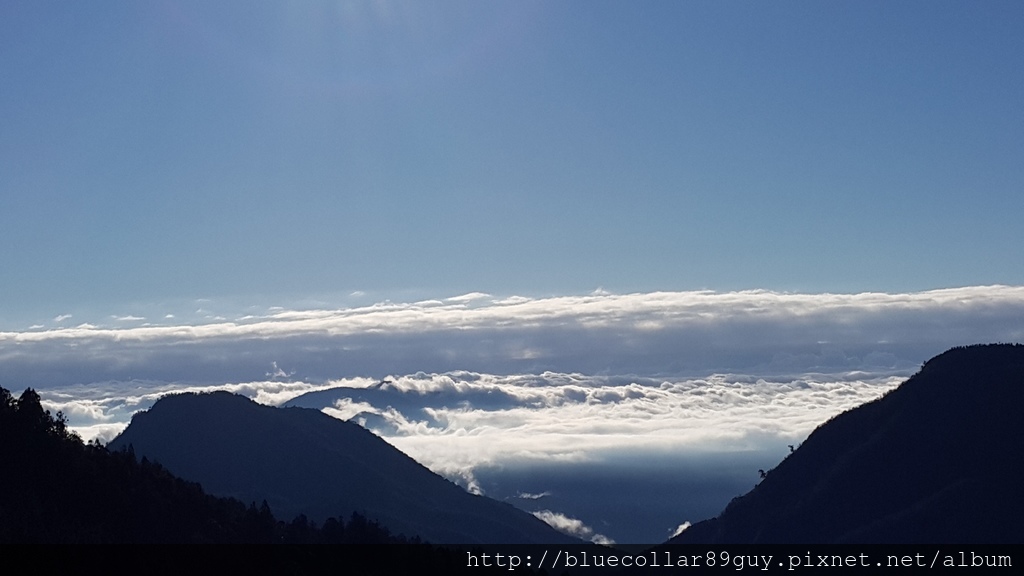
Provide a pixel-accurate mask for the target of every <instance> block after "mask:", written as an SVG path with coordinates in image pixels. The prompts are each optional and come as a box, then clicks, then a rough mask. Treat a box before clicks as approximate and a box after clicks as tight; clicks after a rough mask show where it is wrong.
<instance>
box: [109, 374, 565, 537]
mask: <svg viewBox="0 0 1024 576" xmlns="http://www.w3.org/2000/svg"><path fill="white" fill-rule="evenodd" d="M129 445H130V446H132V447H133V448H134V450H135V453H136V454H138V455H139V456H140V457H142V456H147V457H149V458H150V459H153V460H155V461H158V462H160V463H161V464H162V465H164V466H165V467H166V468H167V469H168V470H170V471H171V472H173V473H174V474H177V475H179V476H181V477H183V478H187V479H189V480H193V481H197V482H200V483H201V484H202V486H203V488H204V489H205V490H207V491H208V492H210V493H213V494H218V495H224V496H232V497H235V498H238V499H239V500H242V501H243V502H252V501H255V502H260V501H262V500H264V499H265V500H267V502H268V503H269V504H270V506H271V508H272V509H273V510H274V513H275V514H277V515H280V516H285V517H291V516H293V515H296V514H305V515H307V516H308V517H310V518H311V519H313V520H315V521H323V519H324V518H326V517H329V516H338V515H346V516H347V515H348V514H350V513H351V512H352V511H358V512H360V513H362V514H364V515H366V516H367V517H368V518H371V519H376V520H378V521H380V522H381V524H383V525H384V526H387V527H388V528H390V529H391V530H392V531H393V532H395V533H404V534H406V535H407V536H410V537H411V536H414V535H418V536H420V537H421V538H423V539H425V540H427V541H431V542H435V543H467V544H469V543H502V544H504V543H568V542H576V540H574V539H572V538H571V537H569V536H565V535H563V534H561V533H559V532H557V531H555V530H554V529H552V528H551V527H549V526H548V525H547V524H545V523H544V522H542V521H540V520H538V519H537V518H535V517H533V516H531V515H530V514H527V513H525V512H522V511H520V510H518V509H516V508H514V507H512V506H511V505H509V504H505V503H501V502H497V501H495V500H491V499H489V498H485V497H481V496H475V495H472V494H469V493H467V492H465V491H464V490H463V489H461V488H459V487H458V486H456V485H455V484H453V483H451V482H449V481H448V480H445V479H444V478H442V477H440V476H438V475H437V474H434V473H433V472H431V471H430V470H428V469H427V468H425V467H423V466H422V465H420V464H419V463H417V462H416V461H415V460H413V459H412V458H409V457H408V456H406V455H405V454H403V453H402V452H400V451H399V450H397V449H396V448H394V447H393V446H391V445H390V444H388V443H387V442H385V441H384V440H382V439H380V438H378V437H377V436H375V435H374V434H372V433H371V432H369V431H367V430H365V429H363V428H362V427H360V426H358V425H356V424H353V423H349V422H343V421H340V420H338V419H336V418H332V417H330V416H328V415H326V414H323V413H322V412H319V411H317V410H309V409H304V408H273V407H269V406H261V405H259V404H256V403H254V402H252V401H250V400H248V399H246V398H244V397H242V396H237V395H233V394H229V393H227V392H215V393H212V394H199V395H195V394H181V395H174V396H167V397H164V398H162V399H161V400H159V401H158V402H157V403H156V404H154V405H153V407H152V408H150V409H149V410H148V411H146V412H142V413H139V414H136V415H135V416H134V417H133V418H132V422H131V424H130V425H129V426H128V428H126V429H125V431H124V432H123V433H122V434H121V435H120V436H118V437H117V438H116V439H114V441H113V442H111V444H110V448H111V449H112V450H117V449H121V448H126V447H128V446H129Z"/></svg>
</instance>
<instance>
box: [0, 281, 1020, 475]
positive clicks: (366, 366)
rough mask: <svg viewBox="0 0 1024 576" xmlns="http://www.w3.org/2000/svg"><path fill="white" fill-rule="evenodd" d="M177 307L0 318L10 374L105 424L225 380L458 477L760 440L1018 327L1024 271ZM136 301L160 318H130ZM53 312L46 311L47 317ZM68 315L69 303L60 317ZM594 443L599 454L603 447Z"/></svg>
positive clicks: (752, 444)
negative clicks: (303, 406) (846, 282)
mask: <svg viewBox="0 0 1024 576" xmlns="http://www.w3.org/2000/svg"><path fill="white" fill-rule="evenodd" d="M208 316H209V317H210V319H209V320H208V321H206V322H205V323H204V322H200V323H196V324H194V325H188V324H175V322H180V320H178V318H177V317H171V316H169V315H166V314H160V313H145V314H140V315H135V316H130V317H129V316H124V315H107V316H104V317H103V318H106V319H107V321H108V322H110V319H111V318H113V320H112V323H111V324H110V325H108V326H103V325H102V323H101V322H99V321H96V322H94V323H92V321H91V319H87V318H77V317H76V318H75V322H76V323H79V322H80V321H82V322H81V323H79V324H78V325H77V326H76V327H74V328H70V327H56V328H51V329H39V328H33V329H30V330H27V331H22V332H0V365H2V366H3V368H4V380H5V381H4V382H3V385H4V386H5V387H8V388H11V389H13V390H16V391H17V390H19V389H21V388H25V387H33V388H36V389H37V390H39V391H40V394H41V395H42V397H43V399H44V401H45V402H46V405H47V407H48V408H49V409H51V410H54V411H56V410H60V411H63V412H64V413H65V414H67V415H68V417H69V419H70V421H71V424H72V425H73V426H75V427H76V429H78V430H80V431H81V432H82V433H83V435H85V436H87V437H93V436H95V437H99V438H102V439H107V438H109V437H110V436H111V435H112V434H114V433H116V431H117V430H119V429H120V427H122V426H124V425H125V424H126V423H127V421H128V419H129V418H130V416H131V414H132V413H133V412H135V411H137V410H140V409H144V408H146V407H148V406H149V405H151V404H152V402H153V401H155V400H156V399H157V398H159V397H160V396H161V395H164V394H168V393H173V392H183V391H204V390H214V389H220V390H230V391H233V392H237V393H240V394H244V395H246V396H249V397H251V398H253V399H255V400H256V401H258V402H262V403H266V404H272V405H280V404H282V403H285V402H288V401H290V400H293V399H296V398H297V397H299V396H301V395H304V394H308V393H310V392H317V391H323V390H327V389H330V388H334V387H342V388H347V389H351V390H362V391H363V392H362V393H360V394H361V395H360V394H354V393H348V394H347V395H341V396H338V397H335V398H333V399H332V400H331V401H329V402H324V403H321V404H319V405H316V406H315V407H317V408H320V409H324V410H325V411H326V412H328V413H330V414H332V415H334V416H336V417H339V418H344V419H348V418H356V419H359V420H360V421H361V422H363V423H364V424H365V425H366V426H367V427H368V428H371V429H374V430H376V431H377V432H378V433H379V434H381V435H382V436H384V437H386V438H387V439H388V440H389V441H391V442H392V443H394V444H395V445H396V446H398V447H399V448H401V449H403V450H405V451H406V452H408V453H409V454H411V455H413V456H414V457H416V458H418V459H420V460H421V461H423V462H424V463H426V464H428V465H429V466H431V467H433V468H435V469H436V470H438V471H444V472H445V473H447V474H449V475H451V476H453V477H461V478H464V482H465V483H466V484H467V485H469V486H472V485H473V478H472V469H473V468H474V467H475V466H478V465H480V464H489V463H494V462H500V461H507V460H509V459H518V460H528V459H531V458H535V459H541V460H546V461H565V462H574V461H584V460H587V459H595V458H601V457H606V456H607V455H610V454H616V453H620V452H623V451H629V450H631V449H632V450H636V449H637V447H640V448H641V449H643V450H650V451H667V450H680V449H686V450H750V449H757V448H758V447H762V446H764V445H766V443H773V442H774V443H777V442H780V441H793V440H794V439H797V438H800V437H802V435H805V434H807V433H808V432H810V430H811V429H813V427H814V426H816V425H817V424H819V423H820V422H822V421H824V420H825V419H827V418H828V417H830V416H832V415H834V414H835V413H838V412H839V411H842V410H845V409H848V408H851V407H853V406H856V405H858V404H861V403H863V402H866V401H868V400H871V399H873V398H876V397H878V396H879V395H880V394H882V393H884V392H885V391H886V390H888V389H890V388H891V387H893V386H895V385H896V384H897V383H898V382H899V381H900V380H901V379H902V378H905V377H906V376H909V375H910V374H911V373H913V372H914V371H915V370H916V368H917V367H918V366H919V365H920V363H921V362H923V361H924V360H926V359H928V358H930V357H932V356H934V355H936V354H938V353H940V352H942V351H943V350H945V349H947V348H949V347H951V346H955V345H962V344H971V343H976V342H1019V341H1021V340H1024V287H1015V286H980V287H966V288H955V289H946V290H934V291H927V292H917V293H908V294H881V293H864V294H787V293H777V292H769V291H763V290H754V291H745V292H728V293H717V292H710V291H699V292H660V293H650V294H625V295H616V294H609V293H606V292H598V293H594V294H591V295H587V296H563V297H552V298H525V297H519V296H511V297H507V296H492V295H488V294H483V293H472V294H467V295H464V296H457V297H453V298H447V299H440V300H424V301H420V302H414V303H392V302H384V303H379V304H375V305H373V306H365V307H358V308H345V309H335V310H282V309H269V310H267V311H266V312H265V313H263V314H257V313H247V314H245V315H244V316H240V317H238V318H236V319H234V320H224V319H218V318H219V317H218V316H217V315H216V314H215V313H212V312H211V313H210V314H208ZM143 317H146V318H163V320H164V321H166V324H164V325H154V324H149V325H141V326H125V323H129V324H130V323H132V322H138V321H140V320H141V319H142V318H143ZM56 320H57V319H55V321H56ZM59 320H60V321H61V322H63V321H66V320H68V318H60V319H59ZM602 455H603V456H602Z"/></svg>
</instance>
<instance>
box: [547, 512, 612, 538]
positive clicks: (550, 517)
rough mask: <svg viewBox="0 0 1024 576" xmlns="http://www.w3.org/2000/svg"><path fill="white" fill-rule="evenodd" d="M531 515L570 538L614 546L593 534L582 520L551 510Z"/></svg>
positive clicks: (601, 536) (600, 536)
mask: <svg viewBox="0 0 1024 576" xmlns="http://www.w3.org/2000/svg"><path fill="white" fill-rule="evenodd" d="M533 515H534V516H536V517H537V518H540V519H541V520H543V521H545V522H547V524H548V525H549V526H551V527H552V528H554V529H555V530H558V531H560V532H563V533H565V534H568V535H570V536H576V537H577V538H581V539H583V540H590V541H591V542H593V543H594V544H602V545H605V546H610V545H612V544H615V541H613V540H612V539H611V538H608V537H607V536H603V535H601V534H597V533H595V532H594V529H593V528H591V527H590V526H587V525H586V524H584V523H583V521H582V520H578V519H576V518H570V517H569V516H566V515H565V514H562V513H559V512H552V511H551V510H539V511H537V512H534V513H533Z"/></svg>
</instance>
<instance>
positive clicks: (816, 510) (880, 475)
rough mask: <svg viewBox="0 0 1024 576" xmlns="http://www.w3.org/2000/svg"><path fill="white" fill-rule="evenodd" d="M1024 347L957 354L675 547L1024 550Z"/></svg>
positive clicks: (789, 462)
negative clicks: (989, 546) (1001, 546)
mask: <svg viewBox="0 0 1024 576" xmlns="http://www.w3.org/2000/svg"><path fill="white" fill-rule="evenodd" d="M1022 406H1024V346H1021V345H1017V344H1006V345H995V344H993V345H977V346H968V347H959V348H954V349H952V350H949V351H947V352H945V353H943V354H941V355H939V356H936V357H935V358H933V359H931V360H929V361H928V362H926V363H925V364H924V366H923V367H922V368H921V370H920V371H919V372H918V373H917V374H915V375H914V376H912V377H911V378H909V379H908V380H907V381H906V382H904V383H903V384H902V385H900V386H899V387H898V388H896V389H895V390H892V391H891V392H889V393H888V394H886V395H885V396H883V397H882V398H879V399H878V400H875V401H873V402H869V403H868V404H865V405H863V406H860V407H858V408H855V409H853V410H850V411H848V412H845V413H843V414H840V415H838V416H836V417H834V418H832V419H831V420H829V421H828V422H826V423H825V424H823V425H821V426H820V427H819V428H818V429H817V430H815V431H814V432H813V433H812V434H811V435H810V436H809V437H808V438H807V440H806V441H805V442H804V443H803V444H802V445H801V446H800V447H799V448H798V449H797V450H796V451H794V452H793V453H792V454H790V455H789V456H788V457H787V458H786V459H785V460H783V461H782V462H781V463H780V464H779V465H778V466H777V467H776V468H774V469H772V470H770V471H769V472H768V473H767V474H766V476H765V477H764V479H763V480H762V481H761V483H760V484H758V485H757V486H756V487H755V488H754V489H753V490H752V491H751V492H749V493H747V494H746V495H744V496H741V497H738V498H736V499H734V500H733V501H732V502H731V503H730V504H729V505H728V506H727V507H726V509H725V510H724V511H723V512H722V513H721V514H720V515H719V516H718V517H717V518H712V519H710V520H705V521H703V522H700V523H697V524H695V525H694V526H692V527H690V528H689V529H688V530H687V531H685V532H683V533H682V534H681V535H679V536H677V537H675V538H673V539H672V540H670V541H669V542H670V543H678V544H685V543H693V544H696V543H701V544H724V543H799V544H810V543H839V542H848V543H945V542H955V543H1020V542H1024V525H1022V524H1021V522H1020V518H1021V517H1022V514H1024V492H1022V491H1021V479H1022V477H1021V474H1022V473H1024V451H1022V450H1021V444H1022V442H1024V417H1022V415H1021V409H1022Z"/></svg>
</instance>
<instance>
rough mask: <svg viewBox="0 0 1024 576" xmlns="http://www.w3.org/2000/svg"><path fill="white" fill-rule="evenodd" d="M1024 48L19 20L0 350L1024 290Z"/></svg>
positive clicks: (725, 10) (172, 18)
mask: <svg viewBox="0 0 1024 576" xmlns="http://www.w3.org/2000/svg"><path fill="white" fill-rule="evenodd" d="M1022 30H1024V4H1021V3H1020V2H1016V1H1011V2H899V3H893V2H868V1H857V2H842V3H840V2H718V1H716V2H676V1H671V2H596V1H587V2H529V1H526V2H520V1H517V2H475V1H466V2H385V1H381V2H305V1H303V2H257V3H253V2H145V3H139V2H40V1H37V0H32V1H15V0H7V1H5V2H3V4H2V5H0V78H2V81H0V231H2V233H3V236H4V242H3V248H2V249H0V270H2V275H0V283H2V285H0V324H3V325H4V326H9V327H17V328H25V327H27V326H28V325H29V324H35V323H38V322H42V321H52V319H53V318H54V317H55V316H57V315H62V314H76V315H77V316H78V317H81V315H82V314H83V313H85V314H86V315H88V313H92V314H94V315H99V314H124V313H128V312H132V311H134V310H136V309H138V310H143V311H145V310H146V309H150V308H152V309H155V308H157V307H158V306H157V305H158V304H161V303H166V302H169V301H191V300H194V299H198V298H220V299H231V300H234V301H237V302H240V303H243V304H250V303H251V304H260V305H273V304H282V305H288V304H293V303H296V302H301V301H302V300H303V299H320V300H319V301H330V300H332V299H335V300H337V301H338V302H340V303H341V304H344V299H345V298H348V297H349V296H348V295H349V294H351V293H352V292H355V291H360V292H365V293H367V294H369V295H371V296H372V297H378V296H381V295H383V296H386V297H396V295H397V297H406V299H407V301H411V300H412V299H415V298H419V297H427V296H431V297H445V296H452V295H455V294H460V293H465V292H470V291H484V292H488V293H492V294H505V295H509V294H523V295H528V296H544V295H557V294H582V293H588V292H590V291H592V290H594V289H595V288H597V287H603V288H605V289H606V290H609V291H612V292H617V293H626V292H634V291H637V292H650V291H654V290H693V289H700V288H709V289H713V290H738V289H752V288H763V289H770V290H782V291H799V292H807V293H820V292H859V291H866V290H873V291H888V292H898V291H916V290H927V289H934V288H946V287H955V286H967V285H989V284H1009V285H1020V284H1024V265H1022V264H1024V241H1022V240H1024V239H1022V230H1024V228H1022V226H1021V216H1022V214H1024V194H1022V184H1024V122H1022V118H1024V34H1022V33H1021V31H1022ZM83 321H84V319H83Z"/></svg>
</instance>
